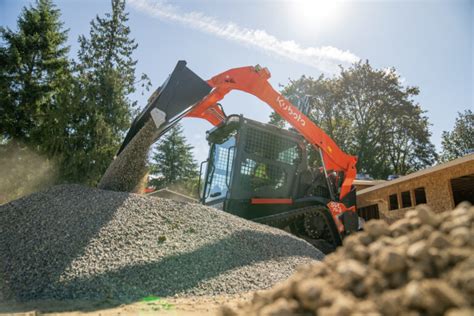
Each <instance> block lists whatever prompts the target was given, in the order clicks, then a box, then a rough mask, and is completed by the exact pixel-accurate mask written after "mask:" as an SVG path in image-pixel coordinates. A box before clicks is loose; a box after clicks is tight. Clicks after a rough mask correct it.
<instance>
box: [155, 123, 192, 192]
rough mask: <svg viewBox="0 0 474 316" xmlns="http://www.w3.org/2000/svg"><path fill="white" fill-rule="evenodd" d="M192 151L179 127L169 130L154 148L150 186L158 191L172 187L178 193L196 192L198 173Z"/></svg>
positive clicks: (178, 125)
mask: <svg viewBox="0 0 474 316" xmlns="http://www.w3.org/2000/svg"><path fill="white" fill-rule="evenodd" d="M192 149H193V147H192V146H191V145H189V144H187V142H186V138H185V137H184V135H183V130H182V127H181V125H180V124H177V125H175V126H174V127H173V128H171V129H170V130H169V131H168V133H167V134H166V135H165V136H164V138H162V139H161V140H160V141H159V142H158V144H157V145H156V147H155V152H154V154H153V156H152V163H151V172H150V173H151V174H152V175H155V176H156V178H155V179H153V180H152V181H151V184H152V185H154V186H155V187H156V188H158V189H159V188H164V187H169V186H173V187H175V188H178V191H188V192H186V193H190V191H196V190H197V188H194V187H195V186H197V180H198V179H197V177H198V172H197V164H196V162H195V161H194V157H193V154H192ZM180 187H181V190H180V189H179V188H180ZM183 189H184V190H183Z"/></svg>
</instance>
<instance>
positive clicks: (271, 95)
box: [186, 66, 357, 200]
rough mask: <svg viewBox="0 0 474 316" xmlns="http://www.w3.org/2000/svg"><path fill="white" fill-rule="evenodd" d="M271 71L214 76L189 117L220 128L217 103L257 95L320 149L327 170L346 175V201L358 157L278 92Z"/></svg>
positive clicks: (246, 69) (257, 68)
mask: <svg viewBox="0 0 474 316" xmlns="http://www.w3.org/2000/svg"><path fill="white" fill-rule="evenodd" d="M269 78H270V72H269V71H268V69H267V68H261V67H260V66H255V67H252V66H249V67H242V68H234V69H230V70H228V71H225V72H223V73H221V74H219V75H217V76H214V77H212V78H211V79H210V80H208V81H207V83H208V84H209V85H210V86H211V87H212V88H213V90H212V91H211V92H210V93H209V94H208V95H207V96H205V97H204V99H202V101H200V102H199V103H197V104H196V105H195V106H194V107H193V108H192V109H191V111H190V112H188V113H187V115H186V116H187V117H197V118H203V119H206V120H208V121H209V122H210V123H211V124H213V125H218V124H220V123H221V122H223V121H224V120H225V114H224V113H223V112H222V110H221V109H220V107H219V106H218V105H217V102H218V101H220V100H222V99H223V98H224V96H225V95H226V94H227V93H229V92H230V91H232V90H240V91H244V92H247V93H250V94H253V95H255V96H256V97H258V98H259V99H260V100H262V101H263V102H265V103H267V104H268V105H269V106H270V107H272V109H273V110H275V112H277V113H278V114H279V115H280V116H281V117H282V118H283V119H285V121H287V122H288V123H290V124H291V126H293V127H294V128H295V129H296V130H297V131H298V132H299V133H300V134H301V135H303V136H304V138H305V139H306V140H307V141H308V142H309V143H310V144H312V145H313V146H315V147H316V148H318V149H320V150H321V152H322V158H323V161H324V164H325V168H326V169H327V170H334V171H337V172H340V171H342V172H344V181H343V183H342V186H341V190H340V194H339V199H341V200H342V199H343V198H344V197H345V196H346V195H347V194H348V193H349V192H350V191H351V188H352V183H353V181H354V178H355V176H356V167H355V166H356V163H357V158H356V157H354V156H350V155H348V154H346V153H344V152H343V151H342V150H341V149H340V148H339V147H338V146H337V145H336V143H335V142H334V141H333V140H332V139H331V138H330V137H329V136H328V135H327V134H326V133H325V132H324V131H323V130H322V129H321V128H319V127H318V126H317V125H316V124H314V123H313V122H312V121H311V120H310V119H309V118H308V117H307V116H306V115H304V114H303V113H301V111H300V110H298V108H296V107H295V106H294V105H292V104H291V102H290V101H288V100H287V99H286V98H285V97H284V96H282V95H281V94H280V93H279V92H277V91H276V90H275V89H273V87H272V86H271V85H270V83H269V82H268V79H269Z"/></svg>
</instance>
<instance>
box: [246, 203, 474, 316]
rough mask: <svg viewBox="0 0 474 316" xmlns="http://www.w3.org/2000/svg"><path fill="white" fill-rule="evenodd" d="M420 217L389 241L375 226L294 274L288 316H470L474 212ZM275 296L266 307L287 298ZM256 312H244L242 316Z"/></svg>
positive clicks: (410, 218) (405, 222) (253, 308)
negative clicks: (292, 301) (292, 306)
mask: <svg viewBox="0 0 474 316" xmlns="http://www.w3.org/2000/svg"><path fill="white" fill-rule="evenodd" d="M419 214H420V212H419V210H415V211H412V212H408V214H407V216H406V217H405V218H404V219H402V220H399V221H398V222H395V223H394V224H392V225H390V227H389V235H386V234H385V233H383V231H384V229H383V228H382V227H383V224H382V225H380V226H379V224H378V223H377V222H376V223H375V224H372V225H373V227H371V228H369V230H370V232H368V231H365V232H361V233H357V234H354V235H351V236H349V237H348V238H347V239H346V240H345V241H344V244H343V246H342V247H339V248H338V249H337V250H336V252H335V253H332V254H331V255H329V256H326V258H325V259H324V260H323V261H322V262H320V263H318V264H313V266H314V269H313V268H312V267H311V266H306V267H302V268H300V269H298V271H297V272H296V273H295V274H294V275H293V276H292V277H291V288H292V289H295V291H293V292H292V293H294V294H293V296H292V297H293V298H294V299H295V301H296V302H297V304H298V308H297V309H296V310H293V311H291V312H290V313H289V314H288V315H300V314H302V313H301V311H304V312H307V314H308V315H313V314H316V315H369V314H370V315H443V314H447V315H461V316H463V315H474V313H473V312H474V299H473V298H474V207H470V206H469V208H467V206H466V207H465V206H463V207H462V208H458V209H456V210H455V211H453V212H445V213H441V214H435V213H433V212H431V211H430V210H429V209H426V208H424V209H423V210H422V211H421V215H419ZM433 214H435V216H434V217H433ZM420 218H421V219H423V220H421V219H420ZM433 218H434V219H433ZM436 218H438V219H439V220H440V221H441V220H442V222H439V223H437V222H436V221H437V219H436ZM460 218H461V219H462V221H463V222H462V223H461V220H460ZM416 221H419V223H416ZM369 227H370V225H369ZM288 286H290V285H288ZM276 289H277V292H275V290H272V289H270V290H269V291H270V292H271V293H273V294H275V293H279V294H278V295H277V296H275V297H273V296H272V299H271V302H273V301H275V300H276V299H278V297H281V296H285V295H286V296H285V297H288V295H289V294H287V293H288V291H285V290H284V289H282V288H281V287H280V286H278V287H276ZM272 291H273V292H272ZM260 302H262V301H261V300H260ZM271 302H268V303H265V304H271ZM260 308H261V305H252V304H250V305H247V306H246V307H245V309H243V310H244V311H245V313H243V314H242V315H259V310H260Z"/></svg>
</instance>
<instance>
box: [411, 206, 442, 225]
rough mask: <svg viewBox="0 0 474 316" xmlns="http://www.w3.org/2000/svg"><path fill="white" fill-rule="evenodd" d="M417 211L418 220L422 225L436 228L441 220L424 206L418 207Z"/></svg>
mask: <svg viewBox="0 0 474 316" xmlns="http://www.w3.org/2000/svg"><path fill="white" fill-rule="evenodd" d="M416 210H417V211H418V218H419V219H420V222H421V223H422V224H424V225H429V226H431V227H434V228H436V227H438V226H439V224H440V222H441V219H440V218H439V217H438V216H437V214H435V213H434V212H433V211H431V209H430V208H429V207H428V206H426V205H420V206H418V207H417V208H416Z"/></svg>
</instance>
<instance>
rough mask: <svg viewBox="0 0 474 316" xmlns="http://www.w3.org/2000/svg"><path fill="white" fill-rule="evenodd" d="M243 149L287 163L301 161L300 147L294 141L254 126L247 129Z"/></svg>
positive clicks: (291, 163)
mask: <svg viewBox="0 0 474 316" xmlns="http://www.w3.org/2000/svg"><path fill="white" fill-rule="evenodd" d="M245 151H246V152H247V153H249V154H253V155H256V156H259V157H262V158H266V159H270V160H274V161H279V162H283V163H287V164H289V165H295V164H298V163H299V162H300V161H301V149H300V148H299V146H298V144H297V143H296V142H295V141H292V140H290V139H286V138H282V137H279V136H278V135H275V134H272V133H269V132H265V131H262V130H258V129H255V128H249V129H248V135H247V142H246V144H245Z"/></svg>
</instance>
